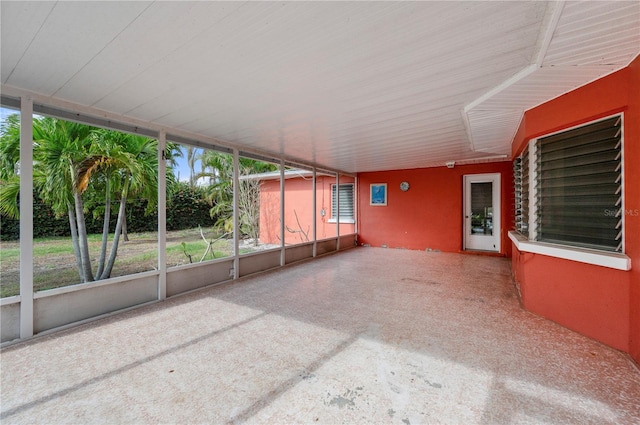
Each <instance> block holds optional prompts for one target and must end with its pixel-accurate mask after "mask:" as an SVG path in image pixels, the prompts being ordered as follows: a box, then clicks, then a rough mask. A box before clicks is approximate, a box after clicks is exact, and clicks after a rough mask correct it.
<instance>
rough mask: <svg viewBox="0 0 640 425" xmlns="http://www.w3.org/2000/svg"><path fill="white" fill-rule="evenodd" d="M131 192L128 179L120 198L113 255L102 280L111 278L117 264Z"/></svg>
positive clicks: (110, 255)
mask: <svg viewBox="0 0 640 425" xmlns="http://www.w3.org/2000/svg"><path fill="white" fill-rule="evenodd" d="M128 192H129V180H128V179H127V180H126V181H125V183H124V187H123V188H122V196H121V198H120V208H119V209H118V221H117V222H116V231H115V234H114V235H113V244H112V245H111V253H110V254H109V262H108V263H107V266H106V267H105V269H104V271H103V272H102V275H101V276H100V279H108V278H109V277H111V270H112V269H113V264H114V263H115V262H116V256H117V255H118V244H119V243H120V234H121V233H122V221H123V217H124V214H125V205H126V204H127V194H128Z"/></svg>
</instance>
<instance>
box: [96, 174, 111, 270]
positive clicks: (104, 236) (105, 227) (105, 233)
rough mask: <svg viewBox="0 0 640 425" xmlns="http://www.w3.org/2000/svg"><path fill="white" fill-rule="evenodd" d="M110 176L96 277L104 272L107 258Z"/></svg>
mask: <svg viewBox="0 0 640 425" xmlns="http://www.w3.org/2000/svg"><path fill="white" fill-rule="evenodd" d="M110 178H111V176H110V175H107V179H106V196H105V200H104V224H103V225H102V246H101V247H100V259H99V260H98V271H96V276H100V275H102V271H103V270H104V262H105V260H106V258H107V242H108V240H109V221H110V220H111V184H109V179H110Z"/></svg>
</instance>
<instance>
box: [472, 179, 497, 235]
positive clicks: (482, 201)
mask: <svg viewBox="0 0 640 425" xmlns="http://www.w3.org/2000/svg"><path fill="white" fill-rule="evenodd" d="M471 234H472V235H493V183H491V182H484V183H471Z"/></svg>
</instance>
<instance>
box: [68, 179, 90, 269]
mask: <svg viewBox="0 0 640 425" xmlns="http://www.w3.org/2000/svg"><path fill="white" fill-rule="evenodd" d="M73 199H74V201H75V204H76V221H77V224H78V244H79V247H80V259H81V262H82V270H83V271H84V277H85V282H93V272H92V271H91V256H90V255H89V240H88V239H87V226H86V224H85V222H84V211H83V209H84V208H83V205H82V195H81V194H80V193H78V191H76V190H74V192H73Z"/></svg>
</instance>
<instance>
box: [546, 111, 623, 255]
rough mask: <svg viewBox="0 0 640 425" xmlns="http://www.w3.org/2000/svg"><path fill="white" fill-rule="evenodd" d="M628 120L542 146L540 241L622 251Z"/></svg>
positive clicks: (585, 128) (592, 127) (552, 138)
mask: <svg viewBox="0 0 640 425" xmlns="http://www.w3.org/2000/svg"><path fill="white" fill-rule="evenodd" d="M621 124H622V118H621V117H620V116H616V117H613V118H609V119H606V120H603V121H599V122H596V123H593V124H589V125H585V126H583V127H580V128H576V129H573V130H569V131H565V132H563V133H559V134H555V135H552V136H548V137H544V138H541V139H539V140H538V142H537V151H538V155H537V161H536V167H537V176H538V177H537V179H536V188H535V190H536V205H537V211H536V213H537V218H538V219H537V240H539V241H544V242H552V243H562V244H566V245H573V246H579V247H586V248H594V249H601V250H607V251H616V252H619V251H622V186H621V185H622V137H621V133H622V126H621Z"/></svg>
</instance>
